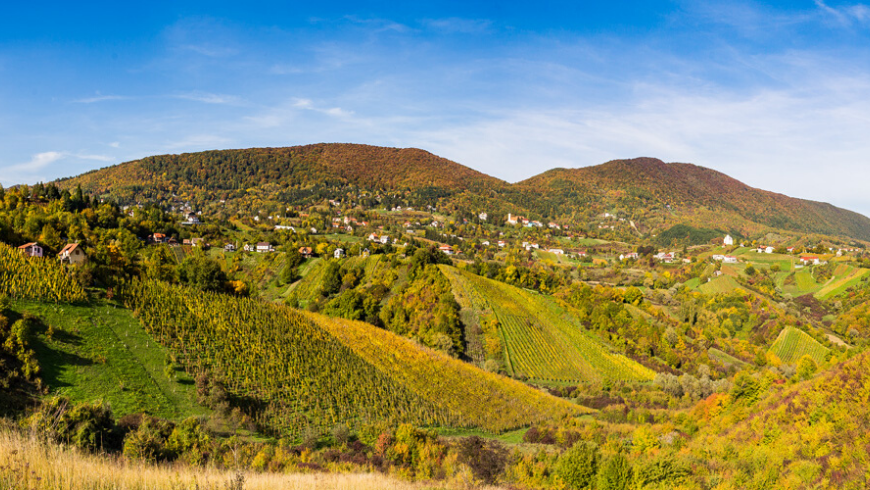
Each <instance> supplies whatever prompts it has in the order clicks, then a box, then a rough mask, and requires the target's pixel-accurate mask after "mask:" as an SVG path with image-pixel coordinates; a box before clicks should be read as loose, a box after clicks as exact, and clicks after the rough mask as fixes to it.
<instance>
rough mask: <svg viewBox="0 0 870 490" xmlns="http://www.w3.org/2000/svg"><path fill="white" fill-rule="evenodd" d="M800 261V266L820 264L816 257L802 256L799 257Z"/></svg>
mask: <svg viewBox="0 0 870 490" xmlns="http://www.w3.org/2000/svg"><path fill="white" fill-rule="evenodd" d="M800 260H801V264H804V265H806V264H812V265H819V264H821V263H822V262H821V261H820V260H819V258H818V257H816V256H815V255H804V256H802V257H801V259H800Z"/></svg>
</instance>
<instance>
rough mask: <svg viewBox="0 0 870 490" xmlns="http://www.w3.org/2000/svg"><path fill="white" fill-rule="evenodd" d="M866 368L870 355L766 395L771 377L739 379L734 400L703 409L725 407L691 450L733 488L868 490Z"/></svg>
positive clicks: (708, 404)
mask: <svg viewBox="0 0 870 490" xmlns="http://www.w3.org/2000/svg"><path fill="white" fill-rule="evenodd" d="M868 367H870V357H868V355H867V353H862V354H859V355H857V356H855V357H854V358H852V359H849V360H847V361H845V362H842V363H840V364H838V365H836V366H834V367H833V368H831V369H830V370H827V371H824V372H822V373H820V374H818V375H817V376H816V377H815V378H812V379H809V380H807V381H803V382H800V383H797V384H794V385H791V386H788V387H781V386H778V385H773V386H772V387H770V388H769V391H770V394H769V395H767V396H759V395H762V394H763V393H765V391H767V390H768V386H770V381H769V380H765V379H764V378H763V377H761V376H758V377H755V378H753V377H743V378H741V379H739V380H736V381H735V388H733V389H732V391H731V393H730V397H729V396H728V395H718V396H714V397H711V399H710V400H708V401H707V402H706V403H704V404H701V405H700V406H699V408H702V409H706V410H708V414H709V413H710V412H714V413H715V412H716V411H719V410H721V408H720V407H722V406H723V405H724V406H725V407H726V408H725V410H724V411H723V412H722V413H721V415H719V416H716V417H714V418H712V419H711V421H710V423H709V424H708V425H706V426H705V427H702V429H701V430H700V431H699V434H698V435H697V436H696V437H695V438H694V439H693V440H692V442H691V443H690V444H689V450H690V451H693V452H694V453H695V454H697V455H698V457H699V458H703V461H704V466H705V468H706V471H707V472H708V473H709V474H710V475H718V476H720V477H721V478H723V480H724V481H728V482H730V483H731V484H732V485H734V488H864V487H866V485H867V473H866V454H867V452H866V451H867V450H866V444H867V431H868V429H870V420H868V417H867V410H866V401H867V397H868V395H870V392H868V387H870V383H868V381H870V380H868V374H867V373H868ZM756 398H760V399H759V400H758V401H755V399H756ZM717 404H719V407H716V405H717ZM731 404H733V406H731V407H729V405H731ZM709 407H716V408H714V409H712V410H711V409H710V408H709ZM700 413H702V414H703V411H700ZM735 462H736V464H735Z"/></svg>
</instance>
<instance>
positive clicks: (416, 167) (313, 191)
mask: <svg viewBox="0 0 870 490" xmlns="http://www.w3.org/2000/svg"><path fill="white" fill-rule="evenodd" d="M58 185H60V186H61V187H65V188H74V187H75V186H78V185H81V186H82V188H83V189H84V190H85V191H86V192H90V193H93V194H97V195H102V196H111V197H114V198H116V199H118V200H120V201H122V202H135V201H139V202H142V201H148V200H159V199H160V198H165V197H166V196H170V195H173V194H175V195H178V196H188V197H190V196H196V197H197V199H200V200H201V201H203V200H206V199H211V200H217V199H234V198H240V197H243V196H246V195H256V197H257V199H261V198H262V197H263V196H264V195H265V197H267V198H270V199H272V200H274V201H276V202H282V203H287V204H292V203H294V202H301V200H303V199H311V198H312V197H316V198H318V199H326V198H336V197H341V196H343V195H346V194H347V193H348V192H349V191H350V190H351V189H350V188H354V189H357V190H367V191H375V192H378V191H381V190H391V191H395V192H398V193H403V192H412V193H414V194H415V196H416V197H417V198H418V202H425V203H429V204H433V205H440V204H450V205H451V207H453V208H457V209H464V208H475V209H466V211H468V212H474V213H476V212H479V211H480V209H479V208H484V209H487V210H490V211H492V212H498V213H502V212H504V213H505V214H506V212H507V211H509V210H512V211H513V212H514V214H516V213H525V214H529V215H530V216H531V217H537V218H540V219H560V220H563V221H566V222H569V221H570V222H573V223H574V224H577V225H580V226H591V225H592V223H593V222H595V221H596V220H597V218H598V216H599V215H601V214H602V213H605V212H609V213H615V214H616V215H618V216H619V217H622V218H623V219H627V220H630V221H631V223H632V228H631V229H629V228H628V225H627V224H625V225H624V228H625V230H623V231H624V232H625V233H635V234H637V233H640V234H642V235H646V234H649V235H652V234H658V233H663V232H664V233H665V235H664V236H668V237H670V236H671V235H674V236H673V237H671V238H672V239H674V240H677V241H680V240H683V239H684V238H681V237H683V236H685V239H688V240H690V241H691V240H695V241H697V240H701V239H703V241H706V240H708V239H709V238H707V237H709V236H718V235H720V234H721V233H724V232H730V233H733V234H736V235H737V236H748V235H753V234H759V233H762V232H768V231H775V230H781V231H791V232H795V233H803V234H806V233H819V234H824V235H834V236H845V237H851V238H855V239H862V240H870V219H868V218H867V217H865V216H862V215H860V214H858V213H854V212H851V211H848V210H845V209H841V208H838V207H836V206H833V205H831V204H827V203H821V202H815V201H807V200H803V199H796V198H793V197H788V196H785V195H782V194H777V193H774V192H768V191H764V190H761V189H756V188H753V187H750V186H748V185H746V184H744V183H742V182H739V181H737V180H735V179H733V178H731V177H729V176H727V175H725V174H723V173H721V172H717V171H715V170H711V169H708V168H704V167H700V166H697V165H691V164H685V163H664V162H662V161H661V160H657V159H654V158H636V159H630V160H614V161H611V162H607V163H604V164H601V165H596V166H590V167H583V168H574V169H565V168H558V169H552V170H548V171H546V172H544V173H542V174H540V175H537V176H534V177H532V178H530V179H527V180H524V181H522V182H518V183H516V184H509V183H507V182H504V181H502V180H500V179H497V178H495V177H491V176H488V175H486V174H483V173H481V172H478V171H476V170H473V169H471V168H469V167H466V166H464V165H461V164H459V163H456V162H453V161H450V160H447V159H444V158H441V157H438V156H436V155H433V154H431V153H429V152H427V151H424V150H420V149H414V148H384V147H376V146H369V145H359V144H344V143H330V144H326V143H320V144H313V145H306V146H294V147H287V148H251V149H241V150H219V151H218V150H216V151H205V152H200V153H185V154H180V155H159V156H151V157H147V158H143V159H140V160H135V161H131V162H126V163H122V164H119V165H115V166H112V167H107V168H103V169H100V170H95V171H91V172H88V173H85V174H82V175H80V176H77V177H71V178H67V179H62V180H60V181H58ZM626 223H628V222H627V221H626ZM675 226H683V227H685V226H688V227H689V228H676V229H672V228H673V227H675ZM669 230H670V234H668V232H669ZM663 245H668V244H663Z"/></svg>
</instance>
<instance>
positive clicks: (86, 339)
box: [12, 300, 210, 420]
mask: <svg viewBox="0 0 870 490" xmlns="http://www.w3.org/2000/svg"><path fill="white" fill-rule="evenodd" d="M12 311H14V312H16V313H19V314H22V315H24V314H27V315H32V316H34V317H35V318H37V319H38V321H39V322H40V323H41V327H43V328H40V329H37V331H35V332H33V333H32V334H33V335H34V336H35V337H36V339H37V341H36V342H35V345H34V350H35V353H36V357H37V359H38V361H39V366H40V378H41V379H42V381H43V382H44V383H45V385H46V386H47V387H48V389H49V394H51V395H64V396H67V397H69V398H70V399H71V400H72V401H73V402H92V401H94V400H99V399H102V400H104V401H106V402H108V403H109V404H110V405H111V407H112V412H113V413H114V415H115V416H116V417H122V416H124V415H127V414H131V413H147V414H149V415H152V416H156V417H162V418H166V419H170V420H182V419H184V418H186V417H189V416H192V415H197V416H200V415H207V414H208V413H209V412H210V411H209V410H208V409H207V408H205V407H203V406H200V405H199V404H198V403H197V395H196V388H195V387H194V383H193V379H192V378H191V377H190V376H189V375H188V374H187V373H185V372H184V371H182V370H181V369H180V366H178V365H177V364H175V363H173V362H172V360H171V359H172V356H171V353H170V352H169V351H168V350H167V349H166V348H165V347H163V346H161V345H160V344H158V343H156V342H154V340H153V339H152V338H151V337H150V336H149V335H148V333H147V332H145V329H143V328H142V325H141V324H139V322H138V321H137V320H136V318H134V317H133V315H132V314H131V313H130V311H129V310H126V309H123V308H116V307H115V306H114V305H111V304H96V303H95V304H89V305H83V304H80V305H55V304H48V303H44V302H39V301H25V300H17V301H14V302H13V303H12Z"/></svg>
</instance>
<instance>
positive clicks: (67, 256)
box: [57, 243, 88, 265]
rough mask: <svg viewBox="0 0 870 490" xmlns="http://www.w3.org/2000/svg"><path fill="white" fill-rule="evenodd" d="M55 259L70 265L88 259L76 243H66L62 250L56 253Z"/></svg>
mask: <svg viewBox="0 0 870 490" xmlns="http://www.w3.org/2000/svg"><path fill="white" fill-rule="evenodd" d="M57 259H58V260H59V261H60V262H61V263H64V262H66V263H67V264H71V265H79V264H83V263H85V261H86V260H87V259H88V258H87V256H86V255H85V252H84V251H82V249H81V247H79V244H78V243H68V244H67V245H66V246H65V247H63V250H61V251H60V253H59V254H57Z"/></svg>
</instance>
